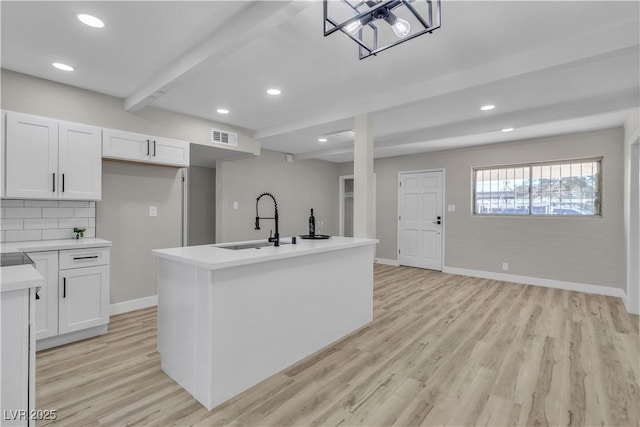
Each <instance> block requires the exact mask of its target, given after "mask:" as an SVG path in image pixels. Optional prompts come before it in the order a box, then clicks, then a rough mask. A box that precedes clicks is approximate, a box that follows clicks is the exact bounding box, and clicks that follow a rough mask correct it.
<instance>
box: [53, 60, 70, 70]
mask: <svg viewBox="0 0 640 427" xmlns="http://www.w3.org/2000/svg"><path fill="white" fill-rule="evenodd" d="M51 65H53V66H54V67H56V68H57V69H58V70H62V71H73V70H74V68H73V67H72V66H71V65H67V64H63V63H62V62H53V63H52V64H51Z"/></svg>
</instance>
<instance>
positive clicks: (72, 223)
mask: <svg viewBox="0 0 640 427" xmlns="http://www.w3.org/2000/svg"><path fill="white" fill-rule="evenodd" d="M74 227H78V228H87V227H89V218H59V219H58V228H70V229H72V230H73V228H74Z"/></svg>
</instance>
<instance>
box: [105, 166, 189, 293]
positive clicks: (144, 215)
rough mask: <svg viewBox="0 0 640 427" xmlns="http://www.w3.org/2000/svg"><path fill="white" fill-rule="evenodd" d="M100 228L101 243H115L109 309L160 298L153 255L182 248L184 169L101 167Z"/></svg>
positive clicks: (112, 251) (112, 257)
mask: <svg viewBox="0 0 640 427" xmlns="http://www.w3.org/2000/svg"><path fill="white" fill-rule="evenodd" d="M150 206H156V207H157V210H158V215H157V216H155V217H150V216H149V207H150ZM96 227H97V230H98V237H101V238H103V239H107V240H110V241H112V242H113V246H112V247H111V304H116V303H121V302H125V301H130V300H136V299H141V298H147V297H150V296H154V295H157V294H158V291H157V259H156V258H155V257H154V256H152V254H151V250H152V249H158V248H173V247H176V246H180V244H181V242H182V175H181V173H180V169H177V168H172V167H165V166H151V165H138V164H135V163H126V162H118V161H109V160H105V161H103V162H102V201H100V202H97V218H96Z"/></svg>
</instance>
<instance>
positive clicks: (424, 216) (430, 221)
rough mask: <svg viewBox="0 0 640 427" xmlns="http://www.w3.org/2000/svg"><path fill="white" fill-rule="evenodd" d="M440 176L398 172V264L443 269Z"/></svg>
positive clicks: (441, 177)
mask: <svg viewBox="0 0 640 427" xmlns="http://www.w3.org/2000/svg"><path fill="white" fill-rule="evenodd" d="M442 181H443V173H442V172H441V171H436V172H407V173H400V183H399V185H400V187H399V191H398V211H399V212H398V262H399V263H400V265H408V266H411V267H420V268H428V269H431V270H442V224H443V217H442V203H443V202H442Z"/></svg>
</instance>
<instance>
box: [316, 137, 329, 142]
mask: <svg viewBox="0 0 640 427" xmlns="http://www.w3.org/2000/svg"><path fill="white" fill-rule="evenodd" d="M318 142H327V138H318Z"/></svg>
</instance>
